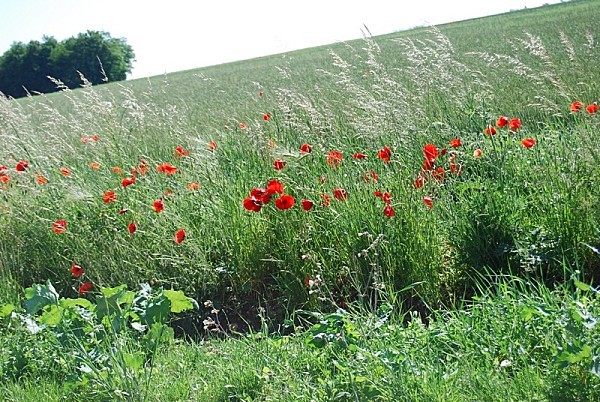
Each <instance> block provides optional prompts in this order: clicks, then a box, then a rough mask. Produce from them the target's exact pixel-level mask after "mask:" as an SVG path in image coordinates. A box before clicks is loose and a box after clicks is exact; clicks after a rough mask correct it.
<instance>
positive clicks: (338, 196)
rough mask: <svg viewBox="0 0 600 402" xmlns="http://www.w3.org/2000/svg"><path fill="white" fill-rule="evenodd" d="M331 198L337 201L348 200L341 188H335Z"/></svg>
mask: <svg viewBox="0 0 600 402" xmlns="http://www.w3.org/2000/svg"><path fill="white" fill-rule="evenodd" d="M333 196H334V197H335V199H336V200H338V201H344V200H345V199H346V198H348V192H347V191H346V190H344V189H342V188H336V189H335V190H333Z"/></svg>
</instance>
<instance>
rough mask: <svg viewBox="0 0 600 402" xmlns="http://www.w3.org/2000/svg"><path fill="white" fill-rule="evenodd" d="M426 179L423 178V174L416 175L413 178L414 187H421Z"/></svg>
mask: <svg viewBox="0 0 600 402" xmlns="http://www.w3.org/2000/svg"><path fill="white" fill-rule="evenodd" d="M426 181H427V179H426V178H425V176H423V175H418V176H417V178H416V179H415V184H414V186H415V188H421V187H423V185H424V184H425V182H426Z"/></svg>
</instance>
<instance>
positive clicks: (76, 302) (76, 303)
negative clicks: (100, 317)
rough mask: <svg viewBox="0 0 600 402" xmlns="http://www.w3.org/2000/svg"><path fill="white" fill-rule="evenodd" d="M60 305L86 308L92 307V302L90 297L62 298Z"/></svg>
mask: <svg viewBox="0 0 600 402" xmlns="http://www.w3.org/2000/svg"><path fill="white" fill-rule="evenodd" d="M60 306H61V307H64V308H70V307H83V308H86V309H90V310H91V309H92V306H93V304H92V302H91V301H89V300H88V299H82V298H78V299H69V298H67V299H60Z"/></svg>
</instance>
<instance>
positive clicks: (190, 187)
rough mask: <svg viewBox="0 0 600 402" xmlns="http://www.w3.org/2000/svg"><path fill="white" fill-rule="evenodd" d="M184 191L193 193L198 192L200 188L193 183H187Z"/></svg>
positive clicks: (197, 184)
mask: <svg viewBox="0 0 600 402" xmlns="http://www.w3.org/2000/svg"><path fill="white" fill-rule="evenodd" d="M185 188H186V189H188V190H190V191H195V190H198V189H199V188H200V184H199V183H196V182H193V183H188V184H187V186H185Z"/></svg>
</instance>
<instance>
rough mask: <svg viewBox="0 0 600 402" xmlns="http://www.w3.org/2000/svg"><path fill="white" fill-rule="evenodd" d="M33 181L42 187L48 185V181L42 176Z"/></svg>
mask: <svg viewBox="0 0 600 402" xmlns="http://www.w3.org/2000/svg"><path fill="white" fill-rule="evenodd" d="M35 181H37V182H38V184H41V185H44V184H47V183H48V179H46V178H45V177H44V176H42V175H38V176H37V177H36V178H35Z"/></svg>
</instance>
